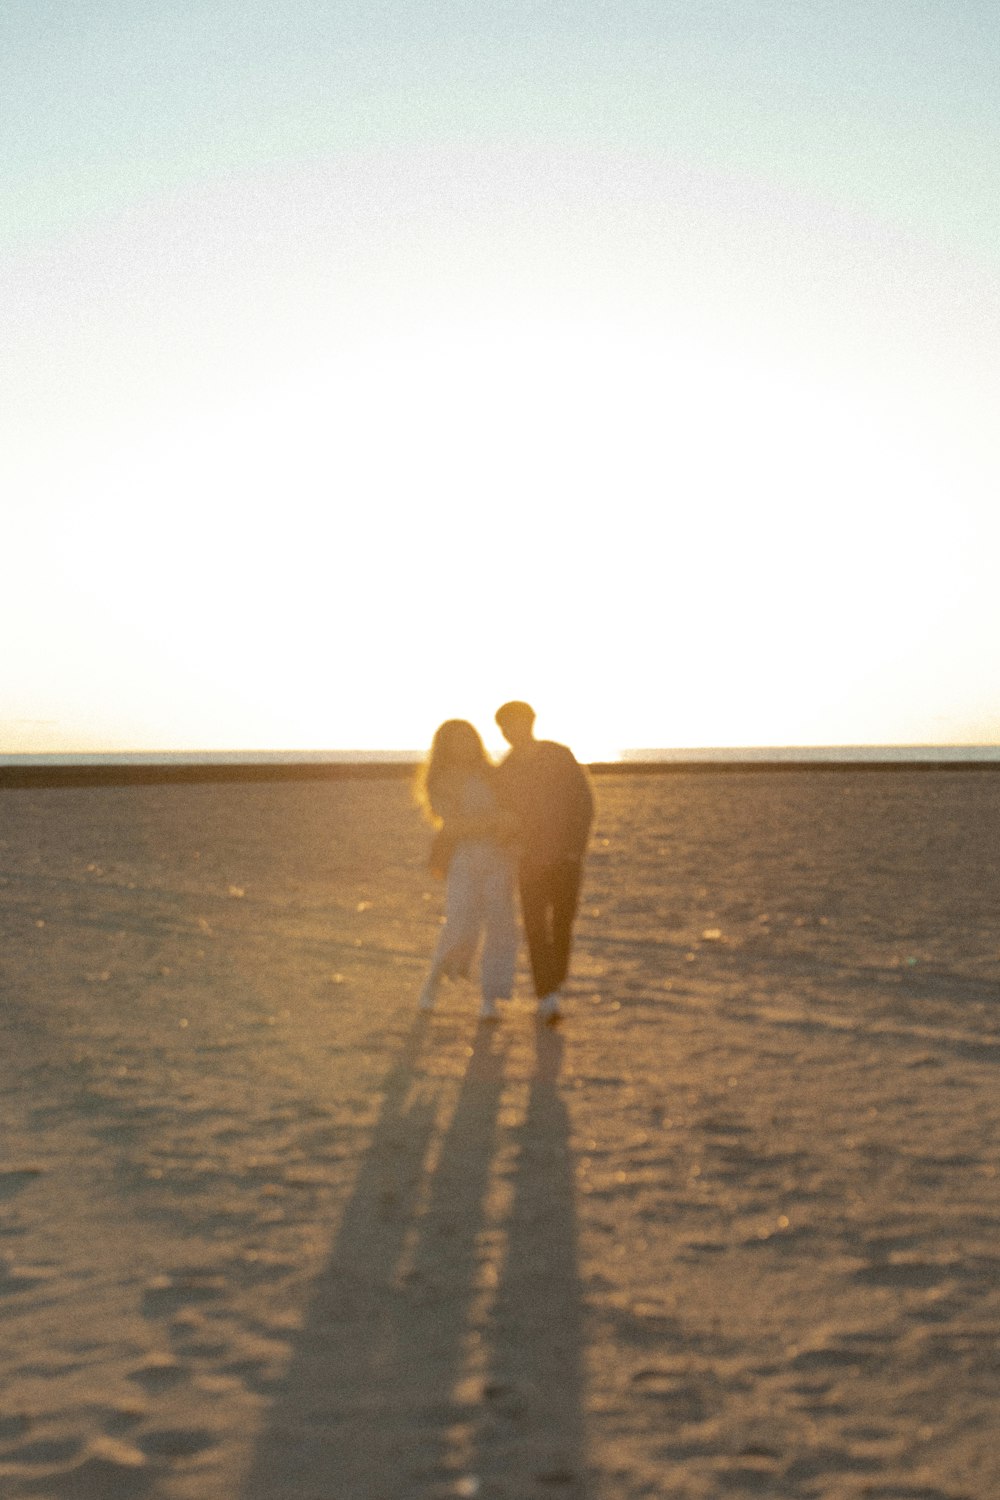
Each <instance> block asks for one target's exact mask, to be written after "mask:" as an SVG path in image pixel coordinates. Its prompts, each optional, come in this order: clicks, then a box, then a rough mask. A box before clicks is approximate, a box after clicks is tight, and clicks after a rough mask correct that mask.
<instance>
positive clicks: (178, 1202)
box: [0, 770, 1000, 1500]
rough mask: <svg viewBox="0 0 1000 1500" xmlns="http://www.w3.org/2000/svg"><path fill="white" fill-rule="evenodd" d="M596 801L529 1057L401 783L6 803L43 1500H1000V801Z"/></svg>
mask: <svg viewBox="0 0 1000 1500" xmlns="http://www.w3.org/2000/svg"><path fill="white" fill-rule="evenodd" d="M597 796H598V819H597V827H596V832H595V838H594V845H593V851H592V855H591V858H590V861H589V865H588V871H587V879H586V885H585V891H584V898H583V905H582V910H581V917H580V924H579V936H578V944H577V951H576V961H575V970H574V982H573V985H572V993H571V998H570V1002H569V1007H568V1014H567V1017H566V1020H565V1022H564V1024H563V1026H562V1027H561V1028H560V1029H555V1030H553V1029H548V1028H544V1027H538V1026H537V1025H536V1023H535V1021H534V1019H533V1012H532V1004H531V1001H530V998H529V991H528V985H527V980H526V970H525V968H524V964H523V959H522V966H521V972H520V979H519V986H518V994H517V996H516V998H515V999H514V1001H512V1002H511V1004H510V1005H509V1006H507V1007H506V1010H505V1013H504V1019H503V1021H502V1024H501V1025H500V1026H499V1027H498V1028H496V1029H495V1030H490V1029H489V1028H482V1027H479V1026H478V1025H477V1022H476V1016H475V1009H476V997H475V994H474V992H472V991H471V990H470V989H469V988H467V987H465V986H463V985H461V984H459V985H456V986H455V987H454V988H452V989H450V990H449V991H447V992H446V994H445V997H444V1000H443V1003H442V1006H441V1008H440V1010H439V1011H438V1012H437V1013H435V1014H434V1015H433V1016H431V1017H430V1018H427V1019H421V1018H419V1017H418V1015H417V1014H416V1010H415V997H416V994H417V991H418V988H419V983H420V980H421V978H422V976H423V972H424V967H425V964H426V961H427V958H428V956H429V953H430V950H431V947H432V944H433V940H434V936H435V932H436V927H437V923H438V921H439V917H440V907H441V895H442V892H441V887H440V886H439V885H437V884H436V883H435V882H434V881H433V880H432V879H431V878H430V877H429V876H428V875H427V874H426V871H425V868H424V865H425V856H426V849H427V842H428V839H427V834H426V831H425V830H424V829H423V828H422V827H421V825H420V823H419V821H418V819H417V818H416V816H415V815H414V813H413V812H412V810H411V808H410V806H409V805H408V791H407V787H406V785H405V784H404V783H402V782H398V781H341V780H334V781H331V782H329V783H307V784H287V783H280V784H273V785H267V784H263V785H251V786H239V785H228V786H226V785H223V786H180V787H178V786H171V787H164V786H149V787H142V786H133V787H118V788H114V787H94V788H77V789H68V788H61V789H53V788H49V789H18V790H10V789H8V790H6V791H4V792H2V793H0V817H2V827H0V878H2V895H3V898H4V899H3V903H2V917H0V926H2V937H3V944H2V955H3V956H2V1007H0V1045H2V1049H3V1069H2V1087H0V1128H2V1140H3V1156H2V1164H0V1310H2V1315H3V1339H2V1343H0V1390H2V1407H0V1494H2V1495H3V1496H4V1497H5V1500H21V1497H28V1496H31V1497H35V1500H38V1497H42V1500H70V1497H75V1500H82V1497H88V1500H89V1497H94V1500H132V1497H138V1496H143V1497H153V1500H160V1497H162V1500H383V1497H384V1500H432V1497H435V1500H444V1497H461V1496H465V1497H476V1496H478V1497H484V1500H485V1497H509V1500H536V1497H537V1500H541V1497H556V1500H558V1497H566V1500H570V1497H572V1500H578V1497H583V1496H586V1497H590V1500H619V1497H622V1500H631V1497H636V1496H669V1497H674V1500H710V1497H711V1500H716V1497H718V1500H728V1497H741V1496H747V1495H762V1496H776V1497H785V1496H787V1497H796V1500H798V1497H802V1500H807V1497H808V1500H812V1497H819V1500H860V1497H872V1500H996V1497H997V1496H998V1495H1000V1442H998V1439H997V1415H998V1395H1000V1240H998V1219H1000V1181H998V1168H1000V1154H998V1135H1000V1126H998V1113H1000V1111H998V1091H997V1079H998V1067H1000V1006H998V1000H1000V988H998V985H1000V937H998V932H997V912H998V909H1000V853H998V851H1000V774H997V773H995V772H955V771H935V772H919V771H894V772H871V771H864V770H861V771H852V772H844V773H841V772H832V771H817V770H810V771H809V772H807V773H806V772H783V773H773V772H772V773H769V772H766V771H741V772H734V773H729V772H713V773H711V774H667V775H660V776H652V777H643V776H631V777H630V776H625V775H613V776H602V777H601V778H599V780H598V784H597Z"/></svg>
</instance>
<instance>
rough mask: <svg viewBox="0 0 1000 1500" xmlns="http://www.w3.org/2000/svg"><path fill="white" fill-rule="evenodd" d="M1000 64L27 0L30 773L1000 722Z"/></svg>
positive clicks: (940, 34) (868, 40)
mask: <svg viewBox="0 0 1000 1500" xmlns="http://www.w3.org/2000/svg"><path fill="white" fill-rule="evenodd" d="M998 76H1000V27H998V25H997V22H996V16H995V12H994V11H993V9H992V7H991V8H987V6H986V5H985V4H967V3H961V0H959V3H952V4H948V5H945V4H930V3H921V0H911V3H903V0H895V3H892V4H876V5H872V4H870V3H868V4H861V3H850V0H847V3H845V0H839V3H836V4H834V3H793V0H779V3H773V4H763V3H759V4H748V3H737V0H725V3H717V4H711V3H698V4H695V3H693V0H686V3H675V4H670V3H664V0H660V3H656V4H653V3H645V4H629V3H618V4H614V5H611V4H597V3H593V0H591V3H587V0H582V3H577V4H573V5H569V4H566V5H556V4H543V3H533V4H527V3H522V4H508V5H506V6H504V7H503V8H502V9H500V8H493V7H490V6H484V5H483V4H481V3H480V4H472V3H467V4H454V3H453V4H448V3H439V4H433V5H431V4H424V3H421V0H409V3H406V4H404V3H394V4H383V5H381V6H379V5H370V4H366V5H360V4H357V5H348V4H331V3H328V4H319V3H306V0H288V3H286V4H285V5H284V6H282V7H280V8H279V7H276V6H271V5H269V6H264V5H261V4H255V3H243V4H240V5H236V4H230V3H215V4H211V3H202V4H190V3H183V0H179V3H172V4H170V5H169V6H167V5H164V4H157V3H155V0H153V3H150V0H147V3H145V4H142V5H140V4H136V3H129V4H124V3H117V4H116V3H109V0H101V3H97V0H86V3H83V0H79V3H70V0H64V3H54V0H51V3H46V0H34V3H31V4H28V3H26V0H13V3H8V4H7V5H6V6H5V7H4V10H3V16H2V19H0V111H2V119H0V132H2V134H0V138H2V140H3V142H4V146H3V171H2V173H0V257H2V260H0V268H2V273H3V274H2V281H0V314H2V317H3V324H4V328H5V337H4V344H5V350H6V357H5V359H4V361H3V370H2V374H0V401H2V415H0V424H2V428H3V451H4V454H5V456H4V457H2V458H0V482H2V484H3V488H4V492H5V494H6V495H7V497H8V498H7V500H6V502H5V505H6V506H7V507H9V511H10V515H11V522H12V524H11V528H10V535H11V537H12V541H13V546H12V547H11V549H10V551H9V552H8V557H7V561H6V562H5V564H4V565H3V566H4V573H5V575H6V577H5V580H4V582H5V588H4V591H3V592H4V597H3V602H2V603H0V611H2V623H3V624H4V625H5V626H6V634H7V639H8V640H15V641H17V643H18V647H17V650H16V651H15V652H13V653H12V654H11V655H10V659H9V660H7V661H6V662H5V664H4V666H3V668H0V753H3V752H4V751H12V750H20V749H46V748H51V749H58V748H79V749H85V748H104V747H106V748H117V747H119V746H124V745H129V746H134V747H139V746H142V747H146V748H158V747H178V748H209V747H213V746H218V747H222V746H224V745H233V746H234V747H239V746H248V747H251V748H252V747H261V748H269V747H279V746H283V745H290V746H300V747H302V748H324V747H327V746H330V747H338V746H356V745H372V744H387V745H388V744H402V745H419V744H422V743H424V742H425V741H426V739H427V738H428V736H429V733H430V731H431V730H432V729H433V727H434V724H435V723H436V722H437V720H438V719H439V718H441V717H444V716H447V715H451V714H467V715H469V716H471V717H474V718H477V719H478V720H479V721H480V722H481V723H483V724H484V726H485V722H486V721H487V720H488V718H489V714H490V711H491V709H492V706H494V700H499V699H501V698H504V697H509V696H512V695H517V696H532V697H535V698H536V699H537V700H538V706H539V709H540V711H541V713H542V715H543V721H544V720H545V719H547V720H548V724H549V728H550V729H551V731H552V732H559V733H561V734H565V735H566V736H567V737H571V738H573V737H575V738H576V740H578V741H587V742H588V744H592V746H593V748H594V749H595V750H600V751H604V750H606V749H614V748H617V747H618V746H627V745H635V744H664V745H667V744H678V743H679V744H697V743H734V744H742V743H785V742H791V741H801V742H814V743H815V742H852V741H869V742H876V741H881V742H892V741H900V742H905V741H935V740H941V741H948V740H959V741H961V740H969V739H971V740H997V739H1000V707H998V703H997V697H996V692H995V683H996V681H997V680H998V678H1000V607H998V605H997V603H996V598H997V591H996V589H995V586H994V584H993V580H992V576H991V575H992V568H991V563H992V559H993V558H994V557H995V556H996V553H997V542H998V540H1000V537H998V534H997V533H998V529H1000V521H998V514H1000V511H998V505H997V500H998V496H997V491H996V481H997V475H998V467H1000V466H998V464H997V461H996V438H995V425H996V401H997V365H998V356H997V350H998V348H1000V343H998V335H1000V326H998V323H1000V319H998V310H1000V297H998V250H997V247H998V245H1000V208H998V202H1000V195H998V193H997V190H996V182H995V177H996V166H995V164H996V162H997V161H998V160H1000V139H998V136H1000V130H998V126H997V111H996V108H995V92H996V82H995V80H996V78H997V77H998ZM546 708H547V709H548V713H547V714H546V712H545V710H546ZM585 748H586V747H585Z"/></svg>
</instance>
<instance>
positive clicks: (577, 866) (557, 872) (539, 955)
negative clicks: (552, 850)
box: [518, 859, 583, 1000]
mask: <svg viewBox="0 0 1000 1500" xmlns="http://www.w3.org/2000/svg"><path fill="white" fill-rule="evenodd" d="M582 875H583V864H582V863H581V862H580V861H579V860H572V859H562V860H559V861H558V863H556V864H545V865H542V864H531V863H528V862H525V863H522V865H521V868H520V871H519V874H518V885H519V887H520V891H521V914H522V916H523V917H524V935H525V937H526V938H527V940H528V953H529V956H530V958H531V972H532V976H533V978H534V981H535V994H536V995H537V996H538V998H539V1000H544V998H545V996H546V995H551V994H552V992H553V990H558V989H559V988H560V987H561V986H562V985H563V983H564V982H565V979H566V974H567V971H568V970H569V952H570V946H571V944H572V941H573V919H574V917H575V916H576V907H577V902H578V900H579V897H580V880H581V877H582Z"/></svg>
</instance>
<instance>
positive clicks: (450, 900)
mask: <svg viewBox="0 0 1000 1500" xmlns="http://www.w3.org/2000/svg"><path fill="white" fill-rule="evenodd" d="M476 887H477V881H476V872H475V869H474V867H473V864H472V861H471V860H470V858H469V855H468V851H466V850H465V849H458V850H456V852H455V854H454V856H453V858H452V861H451V866H450V868H449V870H448V882H447V885H446V886H445V898H444V926H443V927H442V928H441V932H440V934H439V936H438V940H437V945H436V946H435V949H434V956H433V958H432V959H431V967H430V972H429V973H428V975H427V978H426V980H425V981H424V987H423V989H422V990H421V991H420V1009H421V1010H433V1008H434V1002H435V1000H436V998H437V991H438V986H439V984H440V982H441V980H442V979H443V978H444V979H457V978H458V977H459V976H460V975H463V976H464V975H467V974H468V972H469V968H470V966H471V964H472V960H473V958H474V957H475V953H476V943H477V942H478V939H479V925H480V917H479V910H478V906H479V903H478V900H477V890H476Z"/></svg>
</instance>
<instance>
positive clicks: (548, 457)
mask: <svg viewBox="0 0 1000 1500" xmlns="http://www.w3.org/2000/svg"><path fill="white" fill-rule="evenodd" d="M904 438H905V434H902V433H897V432H896V430H895V429H894V427H893V424H892V422H891V421H888V420H881V419H880V417H879V414H878V413H873V412H872V411H871V409H870V408H869V407H867V406H866V405H865V403H864V401H863V399H862V397H860V396H859V395H858V394H857V393H853V394H851V395H850V396H848V395H847V394H846V392H845V391H844V390H834V389H831V388H829V387H828V386H821V385H819V384H816V385H814V386H812V387H805V386H803V384H802V382H801V381H796V380H794V379H793V378H792V377H791V376H790V375H789V374H788V373H787V372H785V371H783V370H782V369H781V368H780V366H778V365H775V366H773V367H764V366H762V365H761V364H760V363H759V362H757V363H754V362H752V361H749V360H748V359H747V358H745V357H743V356H740V355H738V354H736V353H733V352H728V353H727V352H725V351H719V350H711V349H706V348H699V347H697V346H693V345H691V344H690V343H686V342H685V341H684V340H682V339H679V338H678V339H676V340H673V341H671V340H664V338H663V337H662V336H661V337H658V338H654V337H652V336H645V335H643V334H642V333H640V332H635V333H632V334H629V333H627V332H623V331H622V330H621V329H619V328H614V329H611V328H607V327H604V326H602V325H601V324H599V323H595V324H594V325H592V326H573V327H564V326H560V325H554V324H553V325H549V326H545V325H544V324H534V325H532V326H530V327H526V326H520V327H518V326H516V325H508V324H505V323H501V322H496V323H484V324H478V325H476V326H473V327H467V328H459V327H452V328H441V327H439V326H438V327H434V326H427V327H424V328H413V329H411V330H410V331H409V333H408V334H407V335H406V336H399V337H396V338H394V339H391V340H390V339H386V340H384V341H382V342H381V343H375V344H367V345H364V346H360V345H359V346H358V347H357V348H356V349H354V350H353V352H351V353H350V354H341V355H339V356H337V357H336V358H334V357H331V358H329V359H328V360H326V361H324V362H323V363H321V364H319V365H317V366H315V367H314V368H312V369H310V370H308V371H299V372H297V373H295V374H293V375H289V376H288V377H287V378H286V379H284V380H283V381H281V382H280V383H275V384H274V385H272V386H270V387H269V388H268V389H266V390H262V391H260V392H259V393H258V395H257V396H256V397H255V398H254V399H253V400H252V401H246V400H244V401H241V402H239V403H235V404H233V405H232V406H231V407H229V408H227V407H226V406H225V405H224V404H220V406H219V407H217V408H216V409H214V410H203V411H201V412H199V413H197V414H195V413H189V414H188V415H187V417H185V418H180V419H177V420H175V421H174V422H173V423H172V424H171V425H170V426H169V427H161V428H160V429H159V430H156V431H146V432H145V433H143V434H142V435H141V436H139V437H138V438H136V440H135V441H134V442H133V444H132V445H131V447H130V448H128V449H119V450H118V452H117V453H116V455H115V457H114V460H113V461H111V462H104V463H102V464H101V465H100V466H99V467H97V468H95V469H94V470H93V471H92V473H91V478H90V483H89V485H88V486H86V492H85V493H84V494H82V495H80V493H79V489H78V490H77V494H76V496H75V497H74V502H73V504H72V505H70V506H68V507H67V510H66V514H65V515H64V517H63V518H62V524H61V526H60V529H59V533H58V538H57V541H56V544H55V545H56V546H57V547H58V548H59V549H60V550H61V554H62V560H63V570H64V574H65V578H66V580H67V583H68V584H69V586H70V587H72V588H74V589H75V590H76V591H77V592H78V594H79V595H80V596H81V598H82V597H85V598H86V600H87V601H88V603H87V608H88V610H89V611H90V612H91V613H92V614H94V615H96V616H99V617H100V618H101V619H102V620H103V621H104V627H105V628H104V634H105V636H106V637H107V638H108V639H109V640H110V639H111V638H112V637H113V638H114V644H113V647H112V648H110V649H109V651H108V652H107V654H106V660H105V661H104V664H103V666H102V669H101V672H100V674H98V677H97V688H96V692H97V698H98V699H99V700H101V701H99V702H98V703H97V704H96V708H95V711H98V712H100V713H103V715H104V716H105V719H106V721H107V722H108V723H109V724H110V723H112V722H114V723H116V724H118V725H119V726H120V729H119V732H120V733H122V734H126V735H140V736H142V737H143V738H144V739H147V740H156V741H158V742H159V743H160V744H162V745H178V744H179V743H180V742H183V744H185V745H188V746H193V747H198V746H199V745H205V744H206V743H208V742H209V741H211V742H212V743H214V744H215V745H218V746H220V747H222V746H226V745H232V746H240V745H249V746H257V747H261V748H264V747H274V748H281V747H288V748H313V747H316V748H325V747H330V748H338V747H345V748H360V747H363V746H368V747H373V746H385V747H386V748H394V747H398V748H419V747H420V745H422V744H425V743H426V742H427V740H428V739H429V736H430V734H431V732H432V731H433V728H434V726H435V724H436V723H437V722H439V720H440V719H441V718H445V717H449V716H452V715H462V716H467V717H475V716H476V715H479V722H480V724H481V727H484V726H486V725H491V722H492V711H493V708H494V707H495V706H496V704H497V703H498V702H499V701H502V699H503V698H505V697H510V696H518V697H528V698H531V699H533V700H534V701H535V702H536V706H537V707H538V709H539V713H540V717H541V718H542V719H543V720H545V721H548V722H549V723H550V724H551V732H552V733H553V734H555V735H556V737H560V738H561V737H566V738H572V739H573V740H574V742H575V744H576V746H577V747H578V748H579V750H580V753H581V754H582V755H583V756H584V757H585V758H588V759H602V758H611V757H613V756H614V755H615V754H617V753H618V752H619V751H620V750H622V749H625V748H629V747H631V746H636V745H639V746H641V745H649V746H657V745H669V744H680V745H697V744H727V743H728V744H741V743H742V744H752V743H769V742H770V743H776V742H779V741H780V742H788V743H797V742H798V743H808V742H809V741H810V740H815V739H817V738H818V739H820V740H823V739H827V738H829V735H830V734H831V732H835V731H834V729H833V726H834V724H835V722H840V721H839V720H838V719H837V716H836V714H834V713H832V711H831V704H832V705H833V706H834V707H835V708H836V710H837V713H838V714H840V715H841V718H843V715H844V714H845V713H846V714H847V717H848V721H849V719H850V713H851V709H850V700H851V695H852V693H853V694H854V695H855V697H856V702H857V704H859V705H860V703H861V702H862V700H863V699H864V682H865V680H866V678H867V677H868V676H872V675H873V676H874V677H875V678H879V677H880V674H884V673H885V671H887V670H889V669H891V665H892V662H893V660H894V653H898V650H899V642H898V640H897V639H896V625H895V623H894V622H895V621H896V619H897V618H898V617H900V615H901V613H902V614H906V616H907V618H909V617H910V616H912V611H907V608H906V604H907V597H908V593H909V591H910V590H911V588H912V586H913V582H914V579H915V578H919V577H920V576H922V575H923V574H924V573H925V572H926V570H927V568H928V566H930V565H931V561H932V559H933V565H934V567H935V569H936V573H937V577H938V580H939V587H938V589H937V592H936V594H935V608H936V609H938V610H942V609H946V608H947V606H948V600H949V598H950V595H951V593H952V592H953V590H954V588H955V587H957V582H956V580H957V578H958V576H959V573H958V570H952V571H951V572H950V571H949V568H948V566H947V563H948V553H949V548H950V547H951V546H952V543H950V542H948V541H947V540H944V541H943V540H942V538H941V537H940V535H939V532H938V528H937V527H936V525H935V524H934V495H933V491H934V484H935V476H934V475H933V473H932V472H930V471H929V470H928V469H927V467H926V466H924V467H921V462H920V457H919V454H917V453H915V452H914V450H913V448H912V445H911V446H908V445H907V442H906V441H904ZM137 497H141V504H138V503H137ZM904 512H905V522H906V524H905V526H901V525H900V517H901V515H902V514H903V513H904ZM887 557H888V558H891V559H892V567H891V569H889V570H888V571H887V569H886V562H885V560H886V558H887ZM928 621H929V623H928V625H927V628H928V630H930V629H932V628H933V611H932V612H931V615H930V616H929V617H928ZM845 662H847V663H850V664H853V665H852V666H851V667H850V669H849V670H848V671H847V672H846V675H845V670H844V666H843V664H844V663H845ZM137 685H138V690H137ZM838 695H839V696H838ZM869 706H870V705H869ZM883 706H884V705H883ZM875 717H876V719H877V714H876V715H875ZM855 718H856V719H858V714H857V712H856V713H855ZM199 726H200V727H199ZM859 728H860V732H861V734H862V736H863V732H864V726H863V725H860V720H859ZM859 728H855V729H853V730H850V729H849V730H848V731H847V733H846V734H842V736H841V737H842V738H849V737H851V735H852V734H853V735H854V736H855V737H857V736H858V734H859Z"/></svg>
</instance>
